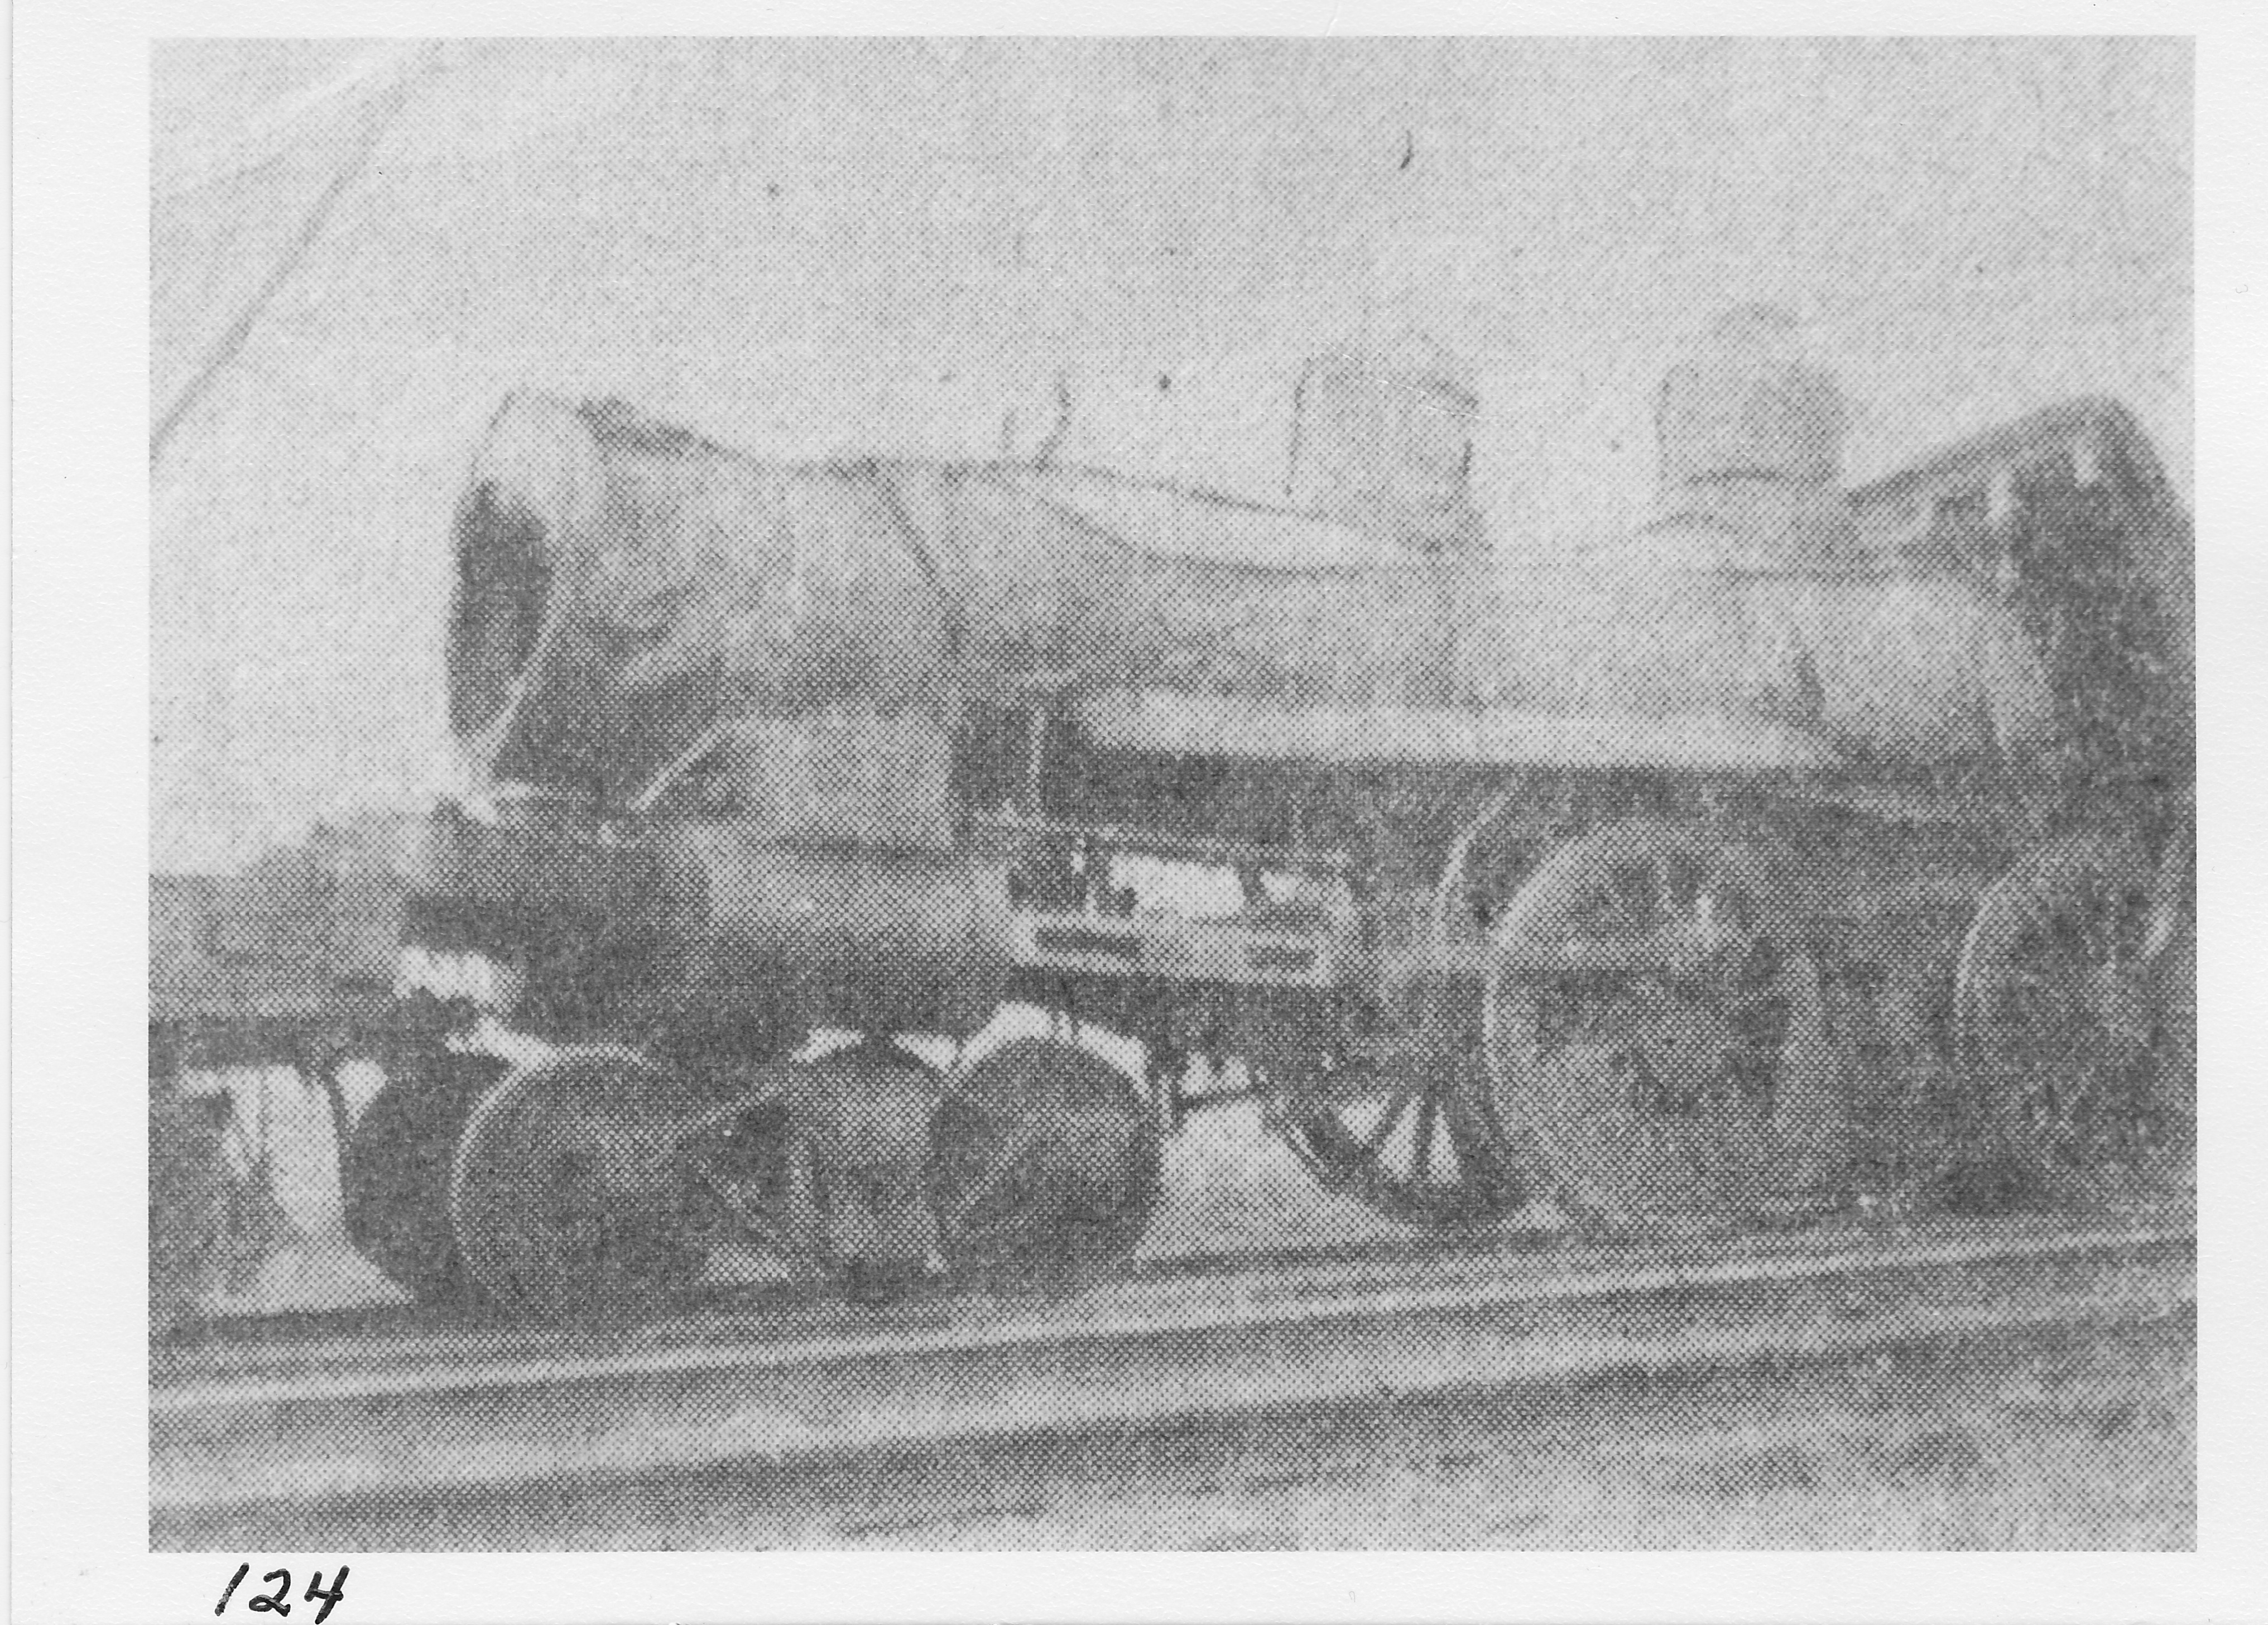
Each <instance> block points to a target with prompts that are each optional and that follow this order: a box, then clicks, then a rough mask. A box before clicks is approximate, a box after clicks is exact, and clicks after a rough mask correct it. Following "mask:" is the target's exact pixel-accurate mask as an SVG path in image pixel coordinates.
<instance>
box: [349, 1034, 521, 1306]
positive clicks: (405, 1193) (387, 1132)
mask: <svg viewBox="0 0 2268 1625" xmlns="http://www.w3.org/2000/svg"><path fill="white" fill-rule="evenodd" d="M508 1070H510V1067H509V1064H508V1063H505V1062H504V1061H500V1060H498V1059H497V1057H495V1056H493V1055H458V1054H455V1053H453V1052H451V1051H448V1050H446V1049H439V1048H436V1049H434V1050H432V1051H431V1053H429V1054H421V1055H416V1058H415V1059H414V1060H413V1059H407V1058H397V1059H396V1060H395V1061H394V1070H392V1071H390V1072H389V1073H388V1075H387V1080H386V1083H385V1085H384V1086H383V1087H382V1088H380V1089H379V1092H378V1093H377V1094H376V1095H374V1096H372V1099H371V1101H370V1103H369V1104H368V1105H367V1106H365V1107H364V1108H363V1111H362V1114H361V1115H360V1116H358V1117H357V1118H356V1120H355V1122H354V1128H353V1129H352V1131H351V1132H350V1134H348V1135H347V1136H346V1140H345V1146H344V1149H343V1151H342V1153H341V1156H340V1158H339V1196H340V1205H341V1207H342V1210H343V1213H344V1217H345V1220H346V1230H347V1237H348V1239H350V1240H351V1241H352V1242H353V1243H354V1245H355V1247H356V1249H357V1251H358V1252H360V1253H361V1254H362V1255H363V1256H364V1257H365V1258H366V1259H368V1260H369V1261H371V1262H372V1264H375V1265H376V1266H377V1267H378V1268H379V1270H380V1271H382V1272H383V1273H384V1274H385V1276H386V1277H387V1279H388V1280H390V1281H392V1282H393V1283H394V1284H395V1285H396V1286H399V1287H401V1288H402V1289H403V1290H405V1291H407V1292H409V1295H410V1296H411V1297H412V1298H416V1300H417V1301H418V1302H419V1303H421V1304H455V1303H460V1302H462V1301H464V1300H465V1299H466V1298H468V1297H469V1296H470V1295H471V1293H472V1290H473V1286H472V1283H471V1280H470V1278H469V1277H468V1276H467V1275H466V1273H465V1261H464V1258H463V1256H462V1255H461V1254H460V1253H459V1252H458V1250H457V1240H456V1237H455V1235H454V1234H453V1232H452V1231H451V1229H450V1225H449V1169H450V1165H451V1163H452V1162H453V1160H454V1158H455V1156H456V1151H457V1140H458V1137H459V1136H460V1135H461V1134H462V1133H463V1132H464V1128H465V1121H466V1120H467V1119H468V1118H469V1117H470V1116H471V1115H472V1114H473V1108H474V1107H475V1106H477V1105H479V1104H480V1100H481V1097H482V1095H483V1094H485V1093H487V1092H488V1091H489V1090H490V1089H491V1088H493V1087H495V1085H496V1083H497V1080H498V1079H499V1078H501V1077H503V1076H504V1073H505V1072H506V1071H508Z"/></svg>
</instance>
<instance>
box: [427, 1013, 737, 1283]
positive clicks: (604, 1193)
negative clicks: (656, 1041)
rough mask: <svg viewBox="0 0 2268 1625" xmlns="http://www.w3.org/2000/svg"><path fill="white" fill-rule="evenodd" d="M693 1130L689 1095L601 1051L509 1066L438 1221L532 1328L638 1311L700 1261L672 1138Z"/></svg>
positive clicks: (666, 1078) (634, 1061)
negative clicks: (445, 1220) (444, 1219)
mask: <svg viewBox="0 0 2268 1625" xmlns="http://www.w3.org/2000/svg"><path fill="white" fill-rule="evenodd" d="M704 1121H705V1119H704V1116H703V1113H702V1111H701V1108H700V1104H699V1102H698V1101H697V1099H696V1097H695V1096H694V1094H693V1092H691V1090H689V1088H688V1087H687V1086H686V1085H683V1084H682V1083H681V1082H679V1081H678V1080H677V1079H676V1078H674V1077H672V1076H670V1075H669V1074H668V1073H666V1072H665V1071H663V1070H661V1069H660V1068H659V1067H657V1066H655V1065H653V1064H652V1063H650V1062H648V1061H646V1060H645V1059H644V1058H643V1057H641V1056H639V1055H637V1054H635V1053H634V1052H632V1051H630V1050H627V1049H619V1048H611V1047H592V1048H578V1049H569V1050H563V1051H561V1052H560V1053H559V1054H557V1055H554V1056H552V1057H550V1058H549V1059H547V1060H544V1061H541V1062H538V1063H534V1064H532V1065H528V1066H523V1067H519V1068H516V1069H514V1070H512V1073H511V1074H510V1075H508V1076H507V1077H505V1078H504V1080H503V1081H502V1082H501V1083H499V1084H497V1086H496V1087H495V1088H494V1089H492V1090H490V1092H489V1093H488V1094H487V1095H486V1096H485V1097H483V1098H482V1100H481V1102H480V1105H479V1107H477V1108H476V1109H475V1111H474V1113H473V1114H472V1117H471V1120H470V1121H468V1123H467V1125H466V1128H465V1132H464V1136H463V1138H462V1140H461V1142H460V1144H459V1145H458V1148H457V1152H456V1158H455V1161H454V1164H453V1167H452V1169H451V1177H450V1184H449V1209H448V1211H449V1220H450V1224H451V1228H452V1230H453V1232H454V1234H455V1237H456V1241H457V1246H458V1248H459V1250H460V1252H461V1253H462V1254H463V1255H464V1260H465V1263H466V1267H467V1268H468V1269H469V1270H470V1272H471V1274H472V1276H473V1277H474V1279H475V1280H476V1281H477V1282H478V1283H480V1285H481V1287H482V1290H485V1291H486V1292H487V1293H488V1294H489V1295H490V1297H491V1298H495V1299H496V1300H497V1302H498V1303H499V1304H501V1305H504V1306H505V1307H507V1308H510V1309H513V1310H516V1311H518V1312H519V1313H527V1314H531V1315H535V1316H539V1317H542V1318H545V1319H553V1320H557V1319H565V1318H569V1317H571V1316H578V1315H585V1314H601V1315H603V1314H615V1313H637V1312H645V1311H651V1310H654V1309H657V1308H660V1307H663V1306H666V1305H669V1304H671V1303H674V1301H676V1300H677V1299H679V1298H681V1297H682V1296H684V1295H685V1293H686V1292H687V1291H688V1290H689V1289H690V1287H691V1285H692V1283H693V1281H694V1279H695V1277H696V1276H697V1275H698V1274H699V1272H700V1269H701V1267H702V1264H703V1261H704V1258H705V1249H704V1248H703V1246H702V1244H701V1242H700V1240H699V1239H698V1236H697V1234H696V1226H695V1224H694V1219H695V1213H696V1192H695V1186H694V1181H693V1179H692V1176H691V1170H690V1165H689V1160H688V1158H687V1157H686V1155H685V1150H684V1144H683V1142H684V1140H685V1138H686V1136H687V1135H688V1134H689V1132H692V1131H695V1130H696V1129H697V1128H698V1126H699V1125H701V1124H702V1123H703V1122H704Z"/></svg>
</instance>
